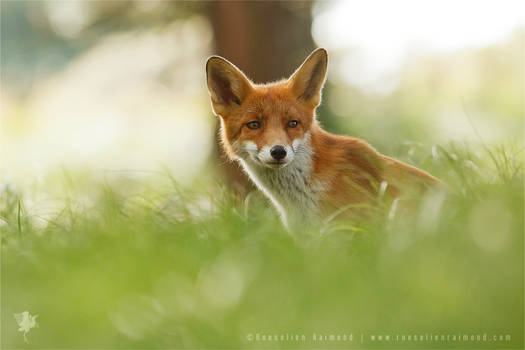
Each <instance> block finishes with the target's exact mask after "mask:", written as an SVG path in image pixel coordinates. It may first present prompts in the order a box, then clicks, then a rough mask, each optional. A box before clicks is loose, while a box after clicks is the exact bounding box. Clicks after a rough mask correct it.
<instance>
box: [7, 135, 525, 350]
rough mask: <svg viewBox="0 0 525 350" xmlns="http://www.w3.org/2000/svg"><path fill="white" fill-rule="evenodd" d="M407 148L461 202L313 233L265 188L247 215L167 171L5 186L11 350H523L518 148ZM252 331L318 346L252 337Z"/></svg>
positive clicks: (433, 202)
mask: <svg viewBox="0 0 525 350" xmlns="http://www.w3.org/2000/svg"><path fill="white" fill-rule="evenodd" d="M408 147H410V148H412V149H413V151H412V152H409V153H403V154H405V155H406V156H404V157H402V158H404V159H405V160H408V161H410V162H411V163H413V164H415V165H419V166H422V167H423V168H425V169H427V170H429V171H431V172H432V173H433V174H436V175H437V176H439V177H441V178H442V179H444V180H445V181H446V182H447V183H448V184H449V185H450V186H451V187H452V188H453V190H454V192H455V193H454V194H453V195H450V196H449V197H447V198H436V197H433V198H427V199H424V200H423V202H422V209H421V210H420V211H418V212H415V213H413V214H403V215H397V216H395V217H394V218H392V219H389V218H388V210H385V212H384V213H379V214H378V215H377V216H376V217H373V218H370V219H368V220H366V221H360V222H346V223H338V224H333V223H328V224H326V225H325V226H324V227H322V228H321V229H310V230H303V231H301V232H286V231H285V230H284V229H283V228H282V227H281V225H280V223H279V221H278V219H277V217H276V215H275V213H274V211H273V209H272V208H271V207H270V206H269V205H268V203H267V202H266V201H265V200H264V199H262V198H260V196H258V195H254V196H251V197H250V200H249V201H248V202H249V203H248V204H245V203H243V202H242V201H240V200H239V199H238V198H236V197H235V196H234V195H233V194H232V193H231V191H229V190H228V189H227V188H226V187H225V186H223V185H220V184H218V183H217V182H214V181H209V180H201V181H200V182H198V183H195V184H194V185H192V186H186V187H181V186H180V185H178V184H177V183H176V182H175V181H173V179H172V177H171V176H170V174H167V173H158V174H150V175H141V176H139V174H137V173H125V172H123V173H96V172H86V173H83V174H75V173H69V172H67V171H65V170H62V171H60V172H59V173H58V175H56V176H51V177H49V178H48V179H47V180H46V181H44V183H40V184H38V185H34V186H28V187H27V188H24V189H17V188H12V187H9V186H8V185H5V186H4V188H3V190H2V192H1V193H0V195H1V197H0V219H1V220H0V230H1V239H2V280H1V282H2V284H1V286H2V289H1V291H2V305H1V306H2V319H1V321H2V347H3V348H80V347H81V348H105V349H111V348H141V349H146V348H242V347H250V348H380V347H381V348H422V347H424V348H521V347H523V326H524V324H523V307H524V305H523V295H524V294H523V292H524V291H523V276H524V269H523V248H524V242H523V214H524V208H523V190H524V189H523V162H522V159H523V154H522V153H520V150H519V149H517V148H512V147H494V148H490V149H489V148H484V147H479V148H475V149H474V148H469V147H467V146H461V145H448V146H446V147H436V148H434V150H433V152H429V151H428V149H424V147H422V146H418V145H409V146H408ZM408 154H410V156H408ZM432 154H433V155H432ZM386 209H388V208H386ZM25 310H27V311H29V312H30V313H31V314H32V315H35V314H36V315H38V318H37V321H38V323H39V327H38V328H34V329H31V331H30V332H29V333H28V334H27V338H28V343H25V342H24V339H23V334H22V333H20V332H18V330H17V324H16V322H15V319H14V317H13V314H14V313H20V312H23V311H25ZM257 333H259V334H261V335H262V334H271V335H274V334H276V335H279V336H280V335H284V336H285V335H286V334H294V335H295V334H298V335H305V337H306V340H304V341H302V340H300V341H292V340H283V341H255V340H249V339H248V337H249V335H253V336H254V337H255V335H256V334H257ZM314 333H315V334H318V335H319V334H322V335H330V334H341V335H344V334H346V335H349V334H353V337H354V339H353V341H329V340H328V341H324V342H320V341H314V340H312V335H313V334H314ZM373 334H390V335H391V336H392V337H395V336H396V335H397V334H399V335H420V334H423V335H427V334H434V335H436V334H450V335H459V334H461V335H464V334H466V335H471V334H474V335H477V334H480V335H483V334H487V335H488V336H490V337H492V335H493V334H498V335H499V334H503V335H510V336H511V339H510V341H499V340H498V341H493V340H492V339H490V340H489V341H463V340H462V341H441V340H440V341H424V340H423V341H421V340H420V341H415V342H414V341H411V342H402V341H390V342H384V341H383V342H378V341H372V340H371V339H370V336H371V335H373ZM361 336H363V343H361Z"/></svg>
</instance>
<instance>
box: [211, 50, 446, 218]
mask: <svg viewBox="0 0 525 350" xmlns="http://www.w3.org/2000/svg"><path fill="white" fill-rule="evenodd" d="M327 64H328V55H327V52H326V50H324V49H322V48H320V49H317V50H315V51H314V52H312V53H311V54H310V56H308V58H306V60H305V61H304V62H303V64H302V65H301V66H300V67H299V68H298V69H297V70H296V71H295V72H294V73H293V74H292V75H291V76H290V78H288V79H284V80H281V81H277V82H273V83H268V84H254V83H253V82H252V81H250V80H249V79H248V78H247V77H246V76H245V75H244V73H243V72H241V71H240V70H239V69H238V68H237V67H235V66H234V65H233V64H232V63H230V62H229V61H227V60H226V59H224V58H222V57H220V56H212V57H210V58H209V59H208V61H207V62H206V79H207V85H208V90H209V93H210V97H211V105H212V109H213V112H214V114H215V115H217V116H219V117H220V118H219V119H220V125H221V127H220V137H221V143H222V146H223V147H224V149H225V152H226V154H227V155H228V156H229V157H230V158H231V159H232V160H237V161H239V163H240V164H241V165H242V168H243V169H244V171H245V172H246V173H247V174H248V176H249V177H250V179H251V180H252V181H253V182H254V183H255V185H256V186H257V187H258V188H259V189H260V190H261V191H262V192H263V193H264V194H265V195H266V196H267V197H268V198H269V199H270V200H271V202H272V203H273V204H274V206H275V207H276V208H277V210H278V212H279V213H280V216H281V219H282V221H283V223H284V224H285V226H288V225H289V224H290V221H292V220H293V221H295V222H299V223H300V222H305V221H309V219H310V218H312V217H326V216H327V215H329V214H333V213H334V212H336V211H337V210H340V209H341V208H347V207H348V208H349V209H348V211H350V212H351V211H352V207H354V208H359V207H363V206H367V205H372V206H373V204H374V203H377V197H378V195H379V194H380V193H382V194H385V193H387V194H388V195H389V196H390V198H398V197H400V196H401V195H404V194H406V193H407V192H414V191H416V192H417V193H421V192H423V191H425V190H426V189H427V188H429V187H436V186H437V187H440V186H441V185H442V183H441V182H440V180H438V179H437V178H435V177H433V176H432V175H430V174H428V173H426V172H425V171H423V170H420V169H417V168H415V167H413V166H411V165H408V164H405V163H403V162H400V161H398V160H395V159H393V158H389V157H387V156H384V155H382V154H380V153H379V152H377V151H376V150H375V149H374V148H373V147H372V146H370V145H369V144H368V143H366V142H365V141H363V140H360V139H358V138H354V137H350V136H340V135H334V134H330V133H328V132H326V131H324V130H323V129H322V128H321V126H320V125H319V122H318V121H317V119H316V108H317V106H318V105H319V104H320V102H321V90H322V88H323V85H324V82H325V79H326V71H327ZM374 201H375V202H374Z"/></svg>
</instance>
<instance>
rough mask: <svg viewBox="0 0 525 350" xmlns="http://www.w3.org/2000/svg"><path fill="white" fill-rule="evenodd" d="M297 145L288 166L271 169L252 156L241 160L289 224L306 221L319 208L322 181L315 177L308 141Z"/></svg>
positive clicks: (247, 171)
mask: <svg viewBox="0 0 525 350" xmlns="http://www.w3.org/2000/svg"><path fill="white" fill-rule="evenodd" d="M305 141H306V142H299V143H296V144H294V147H293V149H294V159H293V161H292V162H291V163H290V164H288V165H287V166H285V167H283V168H279V169H271V168H267V167H264V166H261V165H260V164H257V163H256V162H255V161H253V160H251V159H239V161H240V162H241V164H242V166H243V168H244V170H245V171H246V173H247V174H248V175H249V176H250V178H251V180H252V181H253V182H254V183H255V184H256V186H257V187H258V188H259V189H260V190H261V191H262V192H263V193H264V194H265V195H266V196H267V197H268V198H269V199H270V200H271V201H272V203H273V204H274V206H275V207H276V208H277V210H278V211H279V213H280V215H281V219H282V220H283V222H284V224H285V225H286V226H289V224H291V221H292V222H296V221H298V222H305V220H306V221H308V220H309V219H310V218H312V217H315V216H316V215H317V214H318V210H319V197H320V194H321V192H322V190H323V186H322V184H320V183H319V182H318V181H315V180H313V179H312V156H313V151H312V149H311V147H310V145H309V142H308V141H309V140H308V139H306V140H305Z"/></svg>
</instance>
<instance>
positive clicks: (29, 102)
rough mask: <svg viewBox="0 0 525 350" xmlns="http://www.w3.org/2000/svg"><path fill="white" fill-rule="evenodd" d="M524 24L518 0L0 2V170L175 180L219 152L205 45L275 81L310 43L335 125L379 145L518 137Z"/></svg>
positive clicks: (324, 113) (386, 148)
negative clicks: (324, 73)
mask: <svg viewBox="0 0 525 350" xmlns="http://www.w3.org/2000/svg"><path fill="white" fill-rule="evenodd" d="M258 11H259V12H260V13H262V14H264V18H258V17H257V16H254V14H256V13H257V12H258ZM259 17H261V16H259ZM524 21H525V5H524V4H523V2H522V1H520V0H514V1H512V0H507V1H499V2H496V1H488V2H478V1H474V0H472V1H459V2H458V1H424V2H423V1H417V0H402V1H395V2H389V1H343V0H341V1H334V2H325V1H321V2H308V3H301V2H290V3H273V4H272V5H269V4H266V5H265V4H256V3H245V4H237V5H235V4H234V3H223V4H216V3H205V2H197V3H187V2H168V1H117V2H112V1H38V2H30V1H23V2H10V1H3V2H2V52H1V55H2V56H1V58H2V79H1V98H2V111H1V112H2V114H1V140H0V142H1V148H0V152H1V153H0V158H1V159H2V164H1V169H2V176H4V177H6V179H5V180H7V181H10V182H13V181H15V182H16V181H18V180H22V179H24V178H25V177H27V176H29V177H31V178H35V177H36V178H38V177H42V176H45V174H46V173H47V172H48V171H49V169H51V168H56V167H57V166H67V167H73V168H74V167H80V168H88V169H136V170H151V169H158V168H159V167H161V166H163V167H168V168H170V169H172V170H174V174H175V176H176V177H177V178H178V180H181V181H187V180H188V179H191V178H192V177H193V176H194V175H195V174H196V173H198V172H199V171H201V170H202V169H203V167H205V166H206V165H207V164H209V163H210V162H211V163H213V161H214V159H215V158H216V157H215V153H214V147H215V146H214V145H215V144H214V134H215V122H216V121H215V118H214V117H213V116H212V115H211V112H210V107H209V102H208V95H207V91H206V86H205V80H204V63H205V60H206V57H207V56H209V55H211V54H217V53H219V54H222V55H224V56H226V57H227V58H229V59H230V60H232V61H233V62H234V63H236V64H238V65H239V66H240V67H241V68H243V69H244V70H245V72H246V74H247V75H248V76H251V77H252V78H253V79H255V80H256V81H261V80H272V79H276V78H280V77H284V76H288V75H289V74H290V73H291V72H292V71H293V69H294V67H295V66H297V65H299V64H300V63H301V61H302V59H303V58H304V57H306V55H307V54H308V53H309V52H310V50H311V49H313V48H315V47H318V46H322V47H325V48H327V49H328V52H329V60H330V65H329V80H328V83H327V87H326V92H325V101H324V105H323V107H322V108H321V110H320V120H321V122H322V123H323V124H324V125H325V126H326V127H327V128H328V129H330V130H331V131H335V132H340V133H347V134H351V135H355V136H359V137H362V138H364V139H366V140H368V141H370V142H371V143H372V144H374V145H375V146H376V147H378V148H379V149H380V150H381V151H383V152H386V153H389V152H390V153H391V152H392V151H393V150H395V147H397V146H398V145H401V144H403V143H406V142H424V143H425V145H427V146H428V147H430V145H431V144H432V143H446V142H448V141H449V140H464V139H469V140H478V141H479V139H478V138H479V137H481V138H482V139H483V140H484V142H500V141H514V142H521V137H522V131H523V123H522V113H523V101H522V100H523V41H524V37H523V24H524V23H525V22H524ZM283 23H285V24H283ZM261 24H262V28H260V26H261ZM257 26H259V27H257ZM269 28H270V29H269ZM280 31H282V32H283V33H282V34H281V35H277V36H272V35H273V34H274V33H275V32H280ZM243 33H248V34H243ZM247 36H249V37H247ZM268 36H270V38H268ZM269 66H270V68H268V67H269ZM476 131H477V132H478V133H479V136H478V135H476Z"/></svg>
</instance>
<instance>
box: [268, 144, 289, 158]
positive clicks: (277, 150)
mask: <svg viewBox="0 0 525 350" xmlns="http://www.w3.org/2000/svg"><path fill="white" fill-rule="evenodd" d="M270 155H271V156H272V157H273V158H274V159H276V160H281V159H283V158H284V157H286V149H284V147H283V146H281V145H277V146H273V147H272V149H271V150H270Z"/></svg>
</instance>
